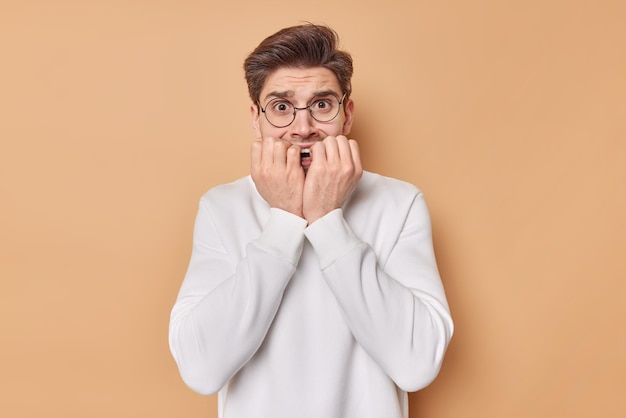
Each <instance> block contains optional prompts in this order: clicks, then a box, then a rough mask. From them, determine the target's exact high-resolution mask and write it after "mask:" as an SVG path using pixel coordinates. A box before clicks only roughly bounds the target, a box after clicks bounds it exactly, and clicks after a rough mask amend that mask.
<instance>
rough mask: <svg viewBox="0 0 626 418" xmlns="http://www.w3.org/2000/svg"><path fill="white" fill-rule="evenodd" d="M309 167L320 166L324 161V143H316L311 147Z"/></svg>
mask: <svg viewBox="0 0 626 418" xmlns="http://www.w3.org/2000/svg"><path fill="white" fill-rule="evenodd" d="M310 149H311V157H312V158H311V165H313V164H315V165H318V164H322V163H323V162H324V161H326V145H325V144H324V142H316V143H315V144H313V145H312V146H311V148H310Z"/></svg>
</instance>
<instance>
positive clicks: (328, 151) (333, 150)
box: [322, 136, 340, 163]
mask: <svg viewBox="0 0 626 418" xmlns="http://www.w3.org/2000/svg"><path fill="white" fill-rule="evenodd" d="M322 143H323V144H324V152H325V159H326V161H328V162H331V163H332V162H335V161H337V160H339V158H340V156H339V149H338V145H337V138H336V137H334V136H327V137H326V138H324V140H323V141H322Z"/></svg>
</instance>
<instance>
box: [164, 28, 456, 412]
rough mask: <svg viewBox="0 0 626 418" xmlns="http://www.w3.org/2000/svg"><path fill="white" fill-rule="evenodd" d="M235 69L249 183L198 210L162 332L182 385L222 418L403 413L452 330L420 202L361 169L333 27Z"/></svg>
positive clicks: (255, 55)
mask: <svg viewBox="0 0 626 418" xmlns="http://www.w3.org/2000/svg"><path fill="white" fill-rule="evenodd" d="M244 69H245V74H246V80H247V82H248V87H249V92H250V97H251V98H252V102H253V103H252V105H251V115H252V123H253V127H254V132H255V134H256V137H257V139H258V140H257V141H255V142H254V143H253V144H252V151H251V176H248V177H245V178H243V179H240V180H238V181H236V182H234V183H231V184H226V185H222V186H219V187H216V188H214V189H213V190H210V191H209V192H208V193H207V194H206V195H204V196H203V197H202V199H201V201H200V207H199V211H198V215H197V218H196V225H195V230H194V243H193V252H192V255H191V260H190V263H189V269H188V271H187V274H186V277H185V280H184V282H183V284H182V287H181V289H180V293H179V296H178V299H177V301H176V304H175V306H174V308H173V310H172V316H171V323H170V348H171V351H172V354H173V356H174V358H175V360H176V362H177V364H178V367H179V369H180V373H181V375H182V377H183V380H184V381H185V382H186V383H187V385H189V386H190V387H191V388H192V389H194V390H195V391H197V392H199V393H202V394H212V393H216V392H219V395H218V405H219V407H218V408H219V411H218V414H219V416H220V417H222V418H253V417H267V418H308V417H310V418H331V417H336V418H374V417H376V418H401V417H402V418H407V417H408V401H407V394H406V392H407V391H415V390H418V389H421V388H423V387H425V386H427V385H428V384H429V383H430V382H431V381H432V380H433V379H434V378H435V377H436V375H437V373H438V371H439V368H440V365H441V362H442V360H443V357H444V353H445V350H446V347H447V345H448V343H449V341H450V338H451V336H452V331H453V324H452V320H451V317H450V313H449V309H448V304H447V301H446V297H445V294H444V290H443V286H442V284H441V280H440V277H439V273H438V269H437V265H436V262H435V256H434V252H433V248H432V239H431V230H430V220H429V215H428V210H427V208H426V205H425V203H424V199H423V196H422V194H421V192H420V191H419V190H417V189H416V188H415V187H413V186H412V185H409V184H407V183H404V182H401V181H399V180H394V179H390V178H387V177H382V176H379V175H376V174H373V173H369V172H364V171H363V170H362V168H361V161H360V158H359V148H358V146H357V143H356V142H355V141H354V140H352V139H348V138H347V137H346V135H348V134H349V132H350V128H351V126H352V123H353V120H354V103H353V101H352V100H351V99H350V93H351V84H350V79H351V76H352V59H351V57H350V55H349V54H348V53H346V52H343V51H340V50H338V49H337V36H336V33H335V32H334V31H333V30H332V29H330V28H328V27H324V26H316V25H312V24H306V25H300V26H295V27H290V28H286V29H283V30H281V31H279V32H277V33H276V34H274V35H272V36H270V37H268V38H267V39H265V40H264V41H263V42H262V43H261V44H260V45H259V46H258V47H257V48H256V49H255V50H254V51H253V52H252V53H251V54H250V56H248V58H247V59H246V61H245V64H244Z"/></svg>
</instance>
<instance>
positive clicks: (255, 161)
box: [250, 141, 263, 170]
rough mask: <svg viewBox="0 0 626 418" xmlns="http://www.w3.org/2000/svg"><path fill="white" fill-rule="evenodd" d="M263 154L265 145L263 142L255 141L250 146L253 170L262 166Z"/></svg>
mask: <svg viewBox="0 0 626 418" xmlns="http://www.w3.org/2000/svg"><path fill="white" fill-rule="evenodd" d="M262 154H263V143H262V142H261V141H254V142H253V143H252V145H250V165H251V166H252V169H253V170H256V169H258V168H259V167H260V166H261V156H262Z"/></svg>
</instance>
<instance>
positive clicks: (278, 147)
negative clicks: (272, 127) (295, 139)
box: [272, 140, 291, 167]
mask: <svg viewBox="0 0 626 418" xmlns="http://www.w3.org/2000/svg"><path fill="white" fill-rule="evenodd" d="M290 146H291V144H290V143H289V142H287V141H283V140H276V141H274V144H273V148H272V155H273V164H275V165H280V166H282V167H284V166H285V165H286V164H287V150H288V149H289V147H290Z"/></svg>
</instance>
